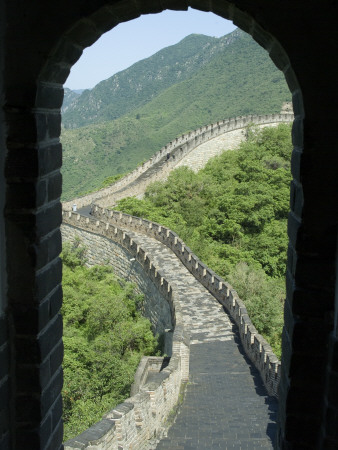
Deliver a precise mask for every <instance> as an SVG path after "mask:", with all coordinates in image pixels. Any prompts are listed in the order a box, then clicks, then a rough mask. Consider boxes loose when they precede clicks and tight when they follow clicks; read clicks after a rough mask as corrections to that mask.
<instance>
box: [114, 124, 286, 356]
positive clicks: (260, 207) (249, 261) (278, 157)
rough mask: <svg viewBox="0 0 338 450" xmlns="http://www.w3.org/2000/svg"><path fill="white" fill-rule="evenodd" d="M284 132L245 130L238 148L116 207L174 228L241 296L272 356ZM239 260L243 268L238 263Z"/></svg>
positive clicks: (277, 319) (281, 243) (280, 258)
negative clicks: (245, 138)
mask: <svg viewBox="0 0 338 450" xmlns="http://www.w3.org/2000/svg"><path fill="white" fill-rule="evenodd" d="M290 134H291V128H290V126H289V125H284V124H283V125H280V126H279V127H276V128H264V129H263V130H260V131H259V130H257V129H255V128H250V129H249V130H248V139H247V141H246V142H243V143H242V144H241V146H240V148H239V149H238V150H234V151H225V152H224V153H223V154H222V155H220V156H218V157H216V158H213V159H211V160H210V161H209V162H208V164H207V165H206V167H205V168H204V169H203V170H201V171H199V172H198V173H194V172H193V171H192V170H190V169H189V168H187V167H181V168H179V169H177V170H175V171H173V172H171V174H170V175H169V177H168V180H167V181H166V182H164V183H160V182H156V183H154V184H152V185H151V186H149V187H148V189H147V191H146V194H145V197H144V199H143V200H139V199H136V198H126V199H123V200H121V201H120V202H119V204H118V209H120V210H122V211H124V212H127V213H129V214H133V215H136V216H140V217H145V218H147V219H150V220H153V221H155V222H158V223H160V224H162V225H165V226H168V227H169V228H171V229H172V230H174V231H176V232H177V233H178V234H179V235H180V237H181V238H182V239H183V240H184V241H185V243H186V244H187V245H188V246H189V247H190V248H191V249H192V250H193V251H194V252H195V253H196V254H197V255H198V256H199V258H200V259H201V260H202V261H203V262H205V263H206V264H207V265H208V266H209V267H210V268H212V269H213V270H215V272H216V273H218V274H220V275H221V276H222V277H224V278H225V279H229V278H231V279H232V280H233V285H234V287H235V289H238V291H239V292H241V294H240V295H241V296H243V297H244V298H243V300H245V299H247V300H246V304H247V306H248V310H250V311H252V320H253V322H254V324H255V326H256V328H257V329H258V331H259V332H260V333H261V334H263V335H264V336H265V337H266V339H267V340H268V341H269V342H270V343H271V345H272V346H273V348H274V350H275V352H276V353H277V354H280V335H281V324H282V319H281V317H282V316H281V308H282V302H281V298H284V297H283V294H281V292H282V291H281V289H282V288H281V286H283V282H282V281H281V280H282V279H283V277H284V274H285V264H286V249H287V234H286V219H287V215H288V210H289V184H290V181H291V174H290V159H291V148H292V145H291V139H290ZM240 262H242V263H245V265H244V266H243V265H240V266H238V263H240ZM237 275H238V276H239V277H240V278H241V280H242V279H244V280H246V281H248V282H249V281H250V283H251V284H256V285H257V286H261V287H262V290H261V293H260V294H259V293H258V291H257V292H256V291H255V292H254V294H252V295H251V294H250V295H251V296H250V295H247V292H246V291H245V290H244V286H245V283H246V281H244V282H242V281H238V282H237V279H236V277H237ZM252 280H254V281H252ZM248 289H249V288H248ZM250 289H251V291H252V288H250ZM242 292H243V295H242ZM252 292H253V291H252ZM269 293H270V294H269ZM269 296H271V299H270V297H269ZM264 305H266V307H265V306H264ZM250 314H251V313H250Z"/></svg>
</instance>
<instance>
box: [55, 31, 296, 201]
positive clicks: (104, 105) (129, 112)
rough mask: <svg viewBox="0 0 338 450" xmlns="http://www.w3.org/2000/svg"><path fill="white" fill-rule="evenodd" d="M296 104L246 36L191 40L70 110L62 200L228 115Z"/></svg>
mask: <svg viewBox="0 0 338 450" xmlns="http://www.w3.org/2000/svg"><path fill="white" fill-rule="evenodd" d="M289 99H290V92H289V90H288V88H287V85H286V83H285V80H284V78H283V74H282V73H281V72H279V71H278V69H277V68H276V67H275V66H274V65H273V63H272V62H271V60H270V59H269V57H268V55H267V54H266V52H265V51H264V50H263V49H262V48H261V47H259V46H258V44H256V43H255V42H254V41H253V39H252V38H251V37H249V36H248V35H246V34H245V33H243V32H241V31H239V30H236V31H234V32H233V33H231V34H229V35H228V36H224V37H222V38H219V39H217V38H210V37H207V36H200V35H193V36H189V37H187V38H186V39H184V40H183V41H182V42H180V43H179V44H177V45H174V46H172V47H169V48H167V49H164V50H162V51H161V52H159V53H158V54H156V55H154V56H153V57H151V58H148V59H147V60H144V61H140V62H138V63H136V64H134V65H133V66H132V67H130V68H129V69H127V70H126V71H123V72H120V73H119V74H117V75H115V76H114V77H112V78H111V79H109V80H106V81H104V82H102V83H100V84H98V85H97V86H96V87H95V88H94V89H93V90H91V91H85V92H84V93H83V94H82V95H81V96H80V97H79V98H78V100H77V101H76V102H75V103H73V107H72V109H71V107H70V108H69V109H68V110H67V112H66V113H65V114H64V116H63V123H64V125H67V126H68V127H69V129H63V131H62V137H61V140H62V145H63V150H64V153H63V159H64V162H63V168H62V173H63V183H64V184H63V200H65V199H70V198H74V197H76V196H77V195H79V194H80V193H81V194H82V193H84V192H87V191H88V190H95V189H98V188H99V187H101V184H102V183H103V181H104V179H105V178H106V177H110V176H113V175H116V174H121V173H126V172H129V171H131V170H133V169H134V168H136V167H137V165H138V164H139V163H140V162H142V161H144V160H147V159H149V158H150V157H151V156H152V155H153V154H154V153H155V152H156V151H158V150H159V149H160V148H161V147H162V146H164V145H166V144H167V143H168V142H169V141H170V140H172V139H173V137H175V136H178V135H180V134H182V133H185V132H187V131H190V130H193V129H196V128H198V127H200V126H202V125H206V124H209V123H211V122H215V121H217V120H220V119H223V118H227V117H235V116H239V115H246V114H267V113H273V112H279V111H280V108H281V105H282V102H283V101H286V100H289ZM74 125H75V126H81V128H79V129H70V128H72V127H73V126H74ZM276 163H277V164H278V161H276ZM84 174H85V175H84Z"/></svg>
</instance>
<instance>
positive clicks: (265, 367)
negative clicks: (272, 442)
mask: <svg viewBox="0 0 338 450" xmlns="http://www.w3.org/2000/svg"><path fill="white" fill-rule="evenodd" d="M91 214H92V215H93V216H94V217H95V218H97V219H100V220H102V221H106V222H109V223H111V224H112V225H114V224H115V225H117V224H118V225H119V226H120V227H123V226H125V227H126V228H127V229H128V228H129V229H131V230H134V231H139V232H141V233H144V234H146V235H148V236H150V237H153V238H155V239H157V240H158V241H160V242H161V243H163V244H164V245H166V246H167V247H168V248H170V249H171V250H172V251H173V252H174V253H175V255H176V256H177V257H178V258H179V259H180V261H181V262H182V263H183V264H184V266H185V267H186V268H187V269H188V270H189V272H190V273H191V274H192V275H193V276H194V277H195V278H196V279H197V280H198V281H199V282H200V283H201V284H202V285H203V286H204V287H205V288H206V289H207V290H208V291H209V292H210V293H211V294H212V295H213V296H214V297H215V298H216V299H217V300H218V302H219V303H221V304H222V305H223V306H224V307H225V309H226V310H227V312H228V313H229V315H230V317H231V318H232V319H233V320H234V322H235V323H236V325H237V326H238V329H239V334H240V338H241V341H242V344H243V347H244V350H245V352H246V354H247V356H248V357H249V358H250V360H251V361H252V362H253V364H254V365H255V367H256V368H257V369H258V371H259V372H260V374H261V377H262V380H263V382H264V384H265V387H266V389H267V391H268V393H269V395H272V396H274V397H276V398H278V395H277V389H278V384H279V381H280V374H281V363H280V361H279V360H278V358H277V357H276V355H275V354H274V353H273V351H272V349H271V346H270V345H269V344H268V342H267V341H266V340H265V339H264V338H263V336H261V335H260V334H259V333H258V331H257V330H256V328H255V327H254V325H253V324H252V322H251V320H250V317H249V315H248V312H247V310H246V307H245V305H244V303H243V301H242V300H241V299H240V298H239V296H238V294H237V292H236V291H235V290H234V289H233V287H232V286H231V285H230V284H229V283H227V282H226V281H224V280H223V279H222V278H221V277H220V276H219V275H217V274H216V273H215V272H214V271H213V270H211V269H210V268H209V267H208V266H206V265H205V264H204V263H203V262H202V261H201V260H200V259H199V258H198V257H197V256H196V255H195V254H194V253H193V252H192V251H191V250H190V248H189V247H187V246H186V245H185V243H184V242H183V241H182V240H181V239H180V237H179V236H178V235H177V234H176V233H175V232H173V231H171V230H170V229H169V228H167V227H164V226H162V225H160V224H157V223H155V222H152V221H149V220H147V219H142V218H139V217H135V216H131V215H129V214H125V213H122V212H119V211H113V210H108V209H105V208H102V207H100V206H98V205H93V206H92V211H91Z"/></svg>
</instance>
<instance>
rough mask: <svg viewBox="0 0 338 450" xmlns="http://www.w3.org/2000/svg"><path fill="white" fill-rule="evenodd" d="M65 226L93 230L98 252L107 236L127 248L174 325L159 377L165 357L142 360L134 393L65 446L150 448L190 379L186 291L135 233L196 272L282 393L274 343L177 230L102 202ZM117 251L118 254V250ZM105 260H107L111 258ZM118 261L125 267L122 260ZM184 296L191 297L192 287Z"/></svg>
mask: <svg viewBox="0 0 338 450" xmlns="http://www.w3.org/2000/svg"><path fill="white" fill-rule="evenodd" d="M65 227H70V228H71V229H72V232H73V233H74V236H75V235H77V236H80V237H83V236H82V235H81V233H83V232H84V233H89V234H90V235H91V238H90V239H89V241H86V245H87V246H88V245H91V246H93V247H94V251H97V248H98V243H97V240H96V237H97V236H100V237H102V238H104V239H105V240H106V242H105V244H104V245H105V248H106V249H108V248H109V246H113V245H114V243H115V244H118V245H120V246H122V247H123V248H124V249H126V251H127V252H128V255H129V257H128V258H127V259H128V260H129V261H130V260H131V259H135V261H137V263H138V264H139V265H140V266H141V267H142V270H143V271H144V273H145V274H146V276H147V277H149V279H150V280H151V281H152V283H154V285H155V286H156V287H157V289H158V291H159V292H160V293H161V295H162V296H163V298H164V299H165V300H166V301H167V302H168V304H169V306H170V313H171V323H172V324H173V326H174V332H173V339H172V352H171V353H170V354H171V358H170V362H169V365H168V366H167V367H166V368H165V369H163V370H161V371H159V372H157V378H156V376H155V378H152V382H151V383H147V382H146V381H147V376H148V371H149V367H150V366H153V367H154V366H156V365H157V367H161V365H162V364H163V358H162V359H161V358H160V360H159V361H155V360H154V361H153V360H152V358H148V359H147V358H145V359H143V360H142V361H141V363H140V365H139V369H138V371H137V373H136V376H135V383H134V387H133V389H132V394H133V395H132V397H130V398H129V399H127V400H126V401H125V402H124V403H123V404H121V405H118V406H117V407H116V408H114V409H113V410H112V411H111V412H110V413H108V414H107V415H106V416H105V417H104V418H103V419H102V421H100V422H98V423H97V424H95V425H94V426H93V427H91V428H89V429H88V430H86V431H85V432H84V433H82V434H81V435H80V436H78V437H76V438H74V439H72V440H70V441H67V442H66V443H65V449H66V450H71V449H75V448H78V447H77V445H79V444H81V445H82V446H83V448H87V447H86V446H89V445H94V444H95V445H96V447H95V448H98V449H106V448H118V445H131V446H132V448H139V449H142V448H147V445H148V444H147V442H148V439H149V438H151V436H154V435H160V434H161V430H162V429H163V428H162V427H163V422H164V421H165V420H166V418H167V417H168V414H169V413H170V411H171V410H172V408H173V406H174V405H175V404H176V403H177V401H178V396H179V392H180V386H181V384H182V383H183V382H186V381H188V378H189V341H190V330H189V329H187V328H186V327H185V325H184V324H185V323H186V321H187V317H185V315H186V312H184V311H183V309H182V307H181V305H180V295H182V291H180V290H179V289H177V288H176V283H175V281H174V282H173V281H171V282H169V281H168V280H167V279H166V277H165V275H164V274H163V272H162V268H161V267H159V266H157V265H156V263H154V260H153V257H152V250H151V249H150V248H147V247H146V246H142V245H140V244H139V243H138V238H137V237H135V233H137V234H136V236H137V235H145V236H149V237H151V238H154V239H156V240H157V241H159V242H160V243H161V244H162V245H163V246H165V247H167V248H168V249H170V250H171V251H172V252H173V253H174V255H175V257H176V258H178V259H179V260H180V261H181V262H182V263H183V265H184V266H185V267H186V269H187V270H188V271H189V272H190V273H191V274H192V275H193V277H194V278H195V279H196V283H198V284H201V285H202V286H204V287H205V288H206V289H207V291H209V293H211V294H212V296H213V297H214V298H215V299H216V300H217V301H218V302H219V303H220V304H221V305H223V306H224V308H225V309H226V311H227V312H228V314H229V315H230V317H231V318H232V320H233V321H234V322H235V323H236V325H237V327H238V330H239V334H240V338H241V341H242V345H243V347H244V350H245V352H246V354H247V356H248V357H249V358H250V360H251V361H252V362H253V364H254V365H255V367H256V368H257V369H258V371H259V372H260V374H261V377H262V379H263V382H264V384H265V386H266V388H267V391H268V393H269V394H270V395H273V396H275V397H277V388H278V384H279V380H280V362H279V360H278V358H277V357H276V356H275V355H274V353H273V352H272V349H271V347H270V345H269V344H268V343H267V342H266V340H265V339H264V338H263V337H262V336H261V335H260V334H259V333H258V332H257V330H256V328H255V327H254V325H253V324H252V322H251V320H250V318H249V315H248V313H247V310H246V308H245V305H244V303H243V302H242V301H241V300H240V298H239V297H238V295H237V292H236V291H235V290H234V289H233V288H232V286H231V285H230V284H229V283H227V282H226V281H224V280H223V279H222V278H221V277H219V276H218V275H217V274H216V273H215V272H213V271H212V270H211V269H209V268H208V267H207V266H206V265H205V264H204V263H203V262H202V261H201V260H200V259H199V258H198V257H197V256H196V255H195V254H194V253H193V252H192V251H191V250H190V249H189V247H187V246H186V245H185V244H184V242H183V241H182V240H181V239H180V237H179V236H178V235H177V234H176V233H174V232H173V231H171V230H170V229H168V228H167V227H163V226H162V225H159V224H157V223H155V222H151V221H149V220H146V219H141V218H138V217H134V216H131V215H129V214H125V213H122V212H119V211H112V210H107V209H104V208H102V207H100V206H98V205H94V206H93V207H92V211H91V217H84V216H81V215H80V214H78V213H75V212H72V211H63V225H62V228H63V229H64V228H65ZM63 233H64V231H63ZM68 236H69V235H68ZM114 253H115V254H116V250H114ZM101 257H102V254H101ZM103 259H105V260H107V258H103ZM118 264H119V265H121V263H120V262H118ZM178 276H180V275H178ZM179 292H181V293H179ZM185 295H186V296H189V289H188V287H187V293H186V294H185ZM210 302H212V300H210ZM153 373H154V372H153ZM81 448H82V447H81Z"/></svg>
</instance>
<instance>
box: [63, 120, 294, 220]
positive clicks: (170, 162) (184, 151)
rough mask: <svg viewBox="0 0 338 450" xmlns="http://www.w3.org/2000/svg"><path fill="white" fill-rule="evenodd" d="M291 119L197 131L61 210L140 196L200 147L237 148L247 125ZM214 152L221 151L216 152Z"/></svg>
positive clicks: (222, 122) (221, 123) (243, 122)
mask: <svg viewBox="0 0 338 450" xmlns="http://www.w3.org/2000/svg"><path fill="white" fill-rule="evenodd" d="M293 119H294V115H293V114H292V113H280V114H267V115H261V116H255V115H249V116H240V117H235V118H232V119H225V120H220V121H218V122H216V123H212V124H210V125H206V126H203V127H200V128H197V129H196V130H194V131H191V132H190V133H187V134H183V135H182V136H180V137H177V138H176V139H174V140H172V141H171V142H169V143H168V144H167V145H165V146H164V147H162V148H161V150H159V151H158V152H157V153H155V155H154V156H153V157H152V158H150V159H149V160H148V161H146V162H145V163H143V164H142V165H141V166H140V167H138V168H136V169H135V170H133V171H132V172H131V173H129V174H127V175H126V176H124V177H123V178H121V179H120V180H118V181H117V182H116V183H114V184H113V185H112V186H109V187H107V188H104V189H101V190H99V191H97V192H94V193H92V194H87V195H85V196H83V197H78V198H76V199H74V200H72V201H69V202H64V203H63V209H64V210H68V211H70V210H71V209H72V206H73V204H74V203H75V204H76V206H77V208H82V207H83V206H86V205H90V204H92V203H95V204H98V205H100V206H103V207H109V206H113V205H115V204H116V202H117V201H118V200H121V199H122V198H124V197H128V196H136V197H141V196H142V195H143V194H144V192H145V190H146V188H147V187H148V186H149V184H150V183H153V182H154V181H164V180H166V179H167V177H168V175H169V173H170V172H171V171H172V170H174V169H175V168H177V167H179V166H181V165H189V157H190V159H193V157H192V153H193V152H194V150H195V149H197V148H198V147H200V146H201V145H203V144H206V143H207V142H212V141H213V140H214V139H217V138H219V137H221V136H228V139H226V138H225V139H224V140H225V141H226V142H227V144H226V146H225V147H224V150H227V149H229V148H230V149H232V148H236V147H237V146H238V144H239V142H240V141H241V140H243V139H244V138H245V135H246V129H247V127H248V126H250V125H255V126H258V127H266V126H276V125H278V124H280V123H291V122H292V121H293ZM217 153H220V152H219V151H218V152H217ZM214 155H215V153H213V154H211V155H210V157H211V156H214ZM205 159H207V158H205ZM185 161H187V163H185Z"/></svg>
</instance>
